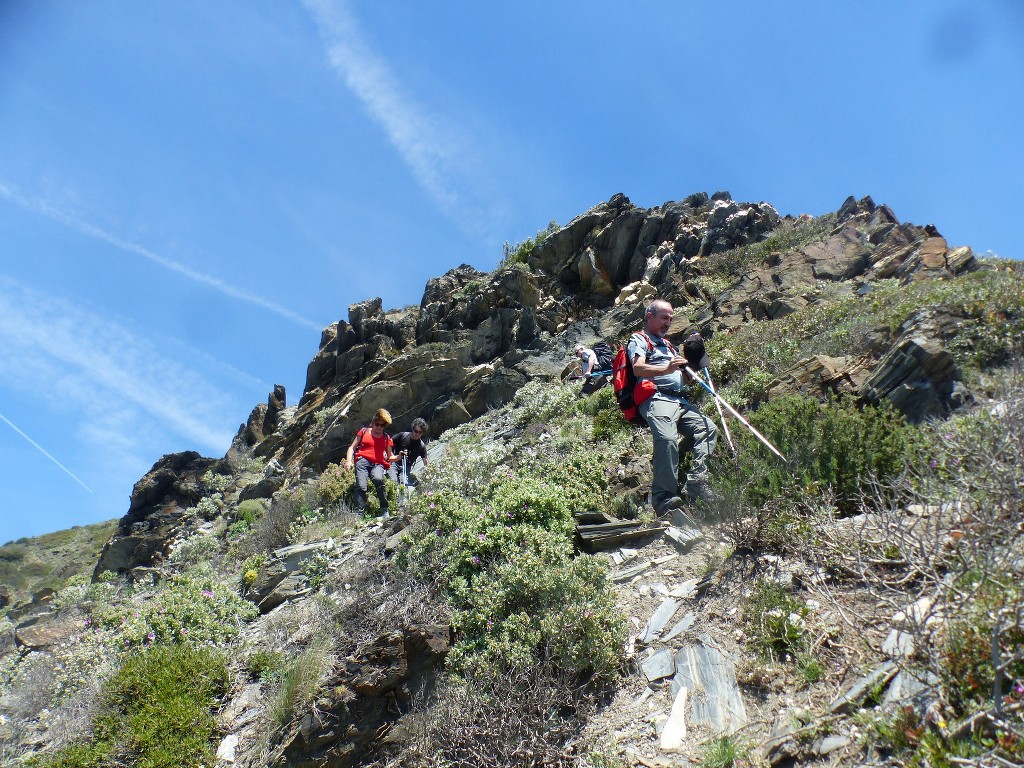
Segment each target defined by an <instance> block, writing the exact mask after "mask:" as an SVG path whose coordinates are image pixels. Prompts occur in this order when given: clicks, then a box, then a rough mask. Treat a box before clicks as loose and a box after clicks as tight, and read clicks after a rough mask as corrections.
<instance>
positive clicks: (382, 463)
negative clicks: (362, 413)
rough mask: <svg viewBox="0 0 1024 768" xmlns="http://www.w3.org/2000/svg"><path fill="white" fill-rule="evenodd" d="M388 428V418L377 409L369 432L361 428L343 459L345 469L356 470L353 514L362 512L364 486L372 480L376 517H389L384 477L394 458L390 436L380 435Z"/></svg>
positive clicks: (364, 497) (386, 414) (364, 503)
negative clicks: (374, 492)
mask: <svg viewBox="0 0 1024 768" xmlns="http://www.w3.org/2000/svg"><path fill="white" fill-rule="evenodd" d="M390 424H391V414H390V413H388V412H387V411H386V410H385V409H383V408H380V409H379V410H378V411H377V413H376V414H374V417H373V421H372V422H370V426H369V428H367V427H363V428H362V429H360V430H359V431H358V432H357V433H356V437H355V439H354V440H353V441H352V445H350V446H349V447H348V453H347V454H346V455H345V469H352V468H353V467H354V468H355V470H356V512H358V513H359V514H362V513H363V511H364V510H365V509H366V484H367V480H372V481H373V486H374V488H376V490H377V499H378V500H379V501H380V513H381V515H382V516H384V517H390V514H389V513H388V492H387V488H385V487H384V476H385V473H386V472H387V470H388V467H390V466H391V462H392V461H394V460H395V459H397V458H398V457H397V456H396V455H395V453H394V444H393V443H392V442H391V436H390V435H388V434H387V433H385V432H384V427H387V426H390Z"/></svg>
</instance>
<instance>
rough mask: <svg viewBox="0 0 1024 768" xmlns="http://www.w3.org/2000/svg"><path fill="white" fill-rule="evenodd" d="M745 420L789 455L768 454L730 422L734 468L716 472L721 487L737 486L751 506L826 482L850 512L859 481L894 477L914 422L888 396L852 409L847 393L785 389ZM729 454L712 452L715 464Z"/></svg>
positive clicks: (907, 452)
mask: <svg viewBox="0 0 1024 768" xmlns="http://www.w3.org/2000/svg"><path fill="white" fill-rule="evenodd" d="M749 421H750V423H751V424H752V425H754V427H755V428H757V429H758V431H760V432H761V433H762V434H763V435H764V436H765V437H766V438H767V439H768V440H769V441H770V442H771V443H772V444H773V445H774V446H775V447H776V448H778V449H779V451H780V452H781V453H782V454H783V455H784V456H785V457H786V459H787V461H786V462H782V461H781V460H780V459H779V458H778V457H777V456H775V455H774V454H771V453H769V452H768V450H767V448H765V447H764V446H762V445H761V443H760V442H758V441H757V439H756V438H755V437H754V436H753V435H752V434H750V433H749V432H748V431H747V430H745V429H735V430H733V438H734V440H735V441H736V443H737V448H738V458H737V463H738V467H735V466H732V465H729V466H727V467H725V468H719V469H717V470H716V473H718V474H721V475H722V478H721V480H722V483H723V484H724V486H725V487H735V488H739V489H740V490H741V491H742V492H743V493H745V495H746V496H747V499H748V500H749V501H750V502H751V503H752V504H754V505H760V504H762V503H764V502H765V501H767V500H769V499H774V498H791V499H796V498H799V497H801V496H806V495H808V494H812V495H817V494H820V493H821V492H823V491H824V490H825V489H826V488H828V489H831V490H832V492H833V493H834V495H835V498H836V503H837V506H838V507H839V509H840V510H841V511H844V512H851V511H853V510H854V509H855V508H856V500H857V498H858V493H859V491H860V488H861V484H862V483H863V482H864V481H865V480H867V479H869V478H875V479H878V480H883V481H884V480H887V479H891V478H894V477H896V476H898V475H899V473H900V472H901V471H902V470H903V469H904V466H905V463H906V461H907V460H908V459H909V458H910V456H911V451H912V447H913V435H914V430H913V428H911V427H908V426H907V425H906V423H905V420H904V418H903V416H902V415H901V414H900V413H899V412H897V411H896V410H895V409H893V408H892V407H891V406H889V405H888V404H887V403H886V404H883V405H880V406H866V407H864V408H858V407H857V405H856V404H855V403H854V402H853V401H852V400H850V399H840V400H835V399H829V400H828V401H827V402H825V403H819V402H818V401H817V400H815V399H814V398H810V397H803V396H789V397H784V398H780V399H778V400H775V401H772V402H770V403H767V404H765V405H764V406H763V407H761V408H760V409H759V410H758V411H756V412H755V413H753V414H751V415H750V418H749ZM727 460H728V459H727V457H725V456H724V454H722V453H721V452H716V457H715V461H716V466H718V467H721V463H722V462H723V461H727ZM737 470H738V471H737Z"/></svg>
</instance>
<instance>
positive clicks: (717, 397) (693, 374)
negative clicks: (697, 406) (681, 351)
mask: <svg viewBox="0 0 1024 768" xmlns="http://www.w3.org/2000/svg"><path fill="white" fill-rule="evenodd" d="M686 372H687V373H688V374H690V378H692V379H693V380H694V381H696V382H697V383H698V384H700V385H701V386H702V387H704V389H706V390H707V391H708V392H710V393H711V396H712V397H714V398H715V402H720V403H721V404H722V405H724V406H725V407H726V409H727V410H728V411H729V413H731V414H732V415H733V416H735V417H736V418H737V419H739V420H740V423H741V424H742V425H743V426H744V427H746V428H747V429H749V430H750V431H751V432H752V433H753V434H754V437H756V438H757V439H758V440H760V441H761V442H762V443H764V444H765V445H767V446H768V448H770V449H771V452H772V453H774V454H775V455H776V456H778V457H779V458H780V459H782V460H783V461H786V457H785V456H783V455H782V454H781V453H779V449H778V448H776V447H775V446H774V445H772V444H771V443H769V442H768V438H766V437H765V436H764V435H762V434H761V433H760V432H758V431H757V430H756V429H754V427H753V426H751V424H750V422H749V421H747V420H746V419H744V418H743V417H742V416H740V414H739V412H738V411H737V410H736V409H735V408H733V407H732V406H731V405H729V404H728V403H727V402H726V401H725V400H723V399H722V396H721V395H719V394H718V393H717V392H715V390H713V389H712V388H711V387H709V386H708V385H707V382H705V381H704V379H702V378H701V377H700V376H699V375H698V374H697V372H696V371H694V370H693V368H691V367H690V366H686Z"/></svg>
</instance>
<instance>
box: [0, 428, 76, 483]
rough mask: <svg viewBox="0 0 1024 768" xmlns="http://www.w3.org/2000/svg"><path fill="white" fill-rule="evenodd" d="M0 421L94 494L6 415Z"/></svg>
mask: <svg viewBox="0 0 1024 768" xmlns="http://www.w3.org/2000/svg"><path fill="white" fill-rule="evenodd" d="M0 419H3V420H4V421H5V422H6V423H7V426H9V427H10V428H11V429H13V430H14V431H15V432H17V433H18V434H19V435H21V436H22V437H24V438H25V439H26V440H28V441H29V442H30V443H31V444H32V446H33V447H34V448H35V449H36V450H37V451H39V452H40V453H41V454H43V456H45V457H46V458H48V459H49V460H50V461H52V462H53V463H54V464H56V465H57V466H58V467H60V468H61V469H63V470H64V471H65V472H67V474H68V476H69V477H71V479H72V480H74V481H75V482H76V483H78V484H79V485H80V486H82V487H83V488H85V490H87V491H88V492H89V493H92V488H90V487H89V486H88V485H86V484H85V483H83V482H82V481H81V480H79V479H78V477H76V476H75V473H74V472H72V471H71V470H70V469H68V468H67V467H65V466H64V465H63V464H61V463H60V462H59V461H57V460H56V459H55V458H53V456H51V455H50V454H49V453H47V452H46V449H45V448H43V446H41V445H40V444H39V443H37V442H36V441H35V440H33V439H32V438H31V437H29V436H28V435H26V434H25V433H24V432H22V431H21V430H20V429H18V428H17V427H16V426H15V425H14V423H13V422H12V421H11V420H10V419H8V418H7V417H6V416H4V415H3V414H2V413H0Z"/></svg>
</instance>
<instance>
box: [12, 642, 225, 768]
mask: <svg viewBox="0 0 1024 768" xmlns="http://www.w3.org/2000/svg"><path fill="white" fill-rule="evenodd" d="M227 688H228V670H227V664H226V662H225V660H224V658H223V657H222V656H221V655H220V654H219V653H217V652H215V651H213V650H212V649H210V648H209V647H206V646H197V645H193V644H181V645H164V646H155V647H152V648H147V649H144V650H141V651H139V652H137V653H133V654H131V655H129V656H128V657H127V658H126V659H125V661H124V663H123V665H122V666H121V668H120V669H119V670H118V671H117V672H116V673H115V674H114V676H113V677H112V678H111V679H110V680H109V681H108V682H107V684H106V686H105V688H104V692H103V696H102V701H101V707H100V714H99V715H98V716H97V718H96V719H95V720H94V722H93V736H92V739H91V740H90V741H89V742H88V743H86V744H75V745H71V746H68V747H66V748H64V749H62V750H60V751H59V752H58V753H56V754H54V755H52V756H46V757H40V758H36V759H35V760H33V761H31V762H30V764H31V765H36V766H41V767H42V768H103V767H104V766H111V765H132V766H136V767H137V768H179V767H180V766H186V765H197V764H205V765H212V764H213V762H214V758H215V755H214V751H215V746H216V739H217V723H216V715H215V713H216V708H217V706H218V704H219V702H220V700H221V698H222V697H223V696H224V694H225V693H226V691H227Z"/></svg>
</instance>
